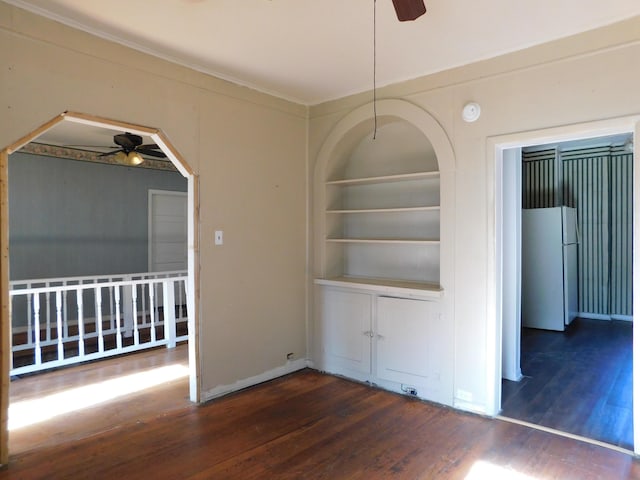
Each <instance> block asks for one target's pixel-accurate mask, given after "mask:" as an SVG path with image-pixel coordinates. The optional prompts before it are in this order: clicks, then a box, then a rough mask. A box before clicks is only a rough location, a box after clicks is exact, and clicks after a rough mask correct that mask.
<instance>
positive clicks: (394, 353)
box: [376, 297, 438, 396]
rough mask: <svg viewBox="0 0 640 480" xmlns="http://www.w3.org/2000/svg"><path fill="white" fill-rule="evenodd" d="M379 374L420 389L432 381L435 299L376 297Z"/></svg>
mask: <svg viewBox="0 0 640 480" xmlns="http://www.w3.org/2000/svg"><path fill="white" fill-rule="evenodd" d="M376 305H377V315H376V317H377V329H376V377H378V378H379V379H382V380H388V381H390V382H396V383H400V384H403V385H406V386H410V387H415V388H417V389H418V392H417V394H418V395H420V396H427V395H426V393H427V392H425V391H420V388H421V387H422V388H423V389H425V388H428V387H429V386H430V384H432V383H433V381H434V378H432V377H433V376H434V375H433V371H434V365H432V363H433V361H432V352H430V350H431V349H430V344H431V343H432V342H433V340H434V339H435V338H436V337H435V336H434V332H433V326H434V322H435V321H437V318H438V313H437V308H436V305H437V304H436V303H434V302H429V301H423V300H413V299H406V298H391V297H378V298H377V304H376Z"/></svg>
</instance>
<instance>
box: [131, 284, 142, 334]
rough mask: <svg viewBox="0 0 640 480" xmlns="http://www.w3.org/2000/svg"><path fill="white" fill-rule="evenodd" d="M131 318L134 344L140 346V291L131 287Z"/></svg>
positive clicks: (133, 286)
mask: <svg viewBox="0 0 640 480" xmlns="http://www.w3.org/2000/svg"><path fill="white" fill-rule="evenodd" d="M131 318H132V321H133V344H134V345H140V332H139V331H138V289H137V288H136V285H135V284H133V285H131Z"/></svg>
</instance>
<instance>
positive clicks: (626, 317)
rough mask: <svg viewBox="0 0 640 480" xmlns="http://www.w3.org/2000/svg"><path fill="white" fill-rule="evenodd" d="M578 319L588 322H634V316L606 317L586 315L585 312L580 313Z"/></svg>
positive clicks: (593, 314)
mask: <svg viewBox="0 0 640 480" xmlns="http://www.w3.org/2000/svg"><path fill="white" fill-rule="evenodd" d="M578 317H579V318H585V319H588V320H605V321H607V322H608V321H611V320H622V321H625V322H633V316H632V315H604V314H602V313H585V312H580V313H578Z"/></svg>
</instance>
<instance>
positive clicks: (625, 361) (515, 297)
mask: <svg viewBox="0 0 640 480" xmlns="http://www.w3.org/2000/svg"><path fill="white" fill-rule="evenodd" d="M637 121H638V119H637V118H624V119H618V120H611V121H604V122H597V123H592V124H582V125H575V126H570V127H562V128H557V129H548V130H544V131H537V132H527V133H524V134H518V135H510V136H503V137H501V138H495V139H491V141H490V142H489V148H490V150H489V152H488V154H489V155H490V157H494V156H495V159H496V164H495V167H496V168H495V171H494V173H495V184H494V185H495V187H496V190H495V195H496V201H495V245H496V263H495V275H496V297H495V298H496V303H495V312H494V313H495V317H496V323H495V325H493V327H495V330H493V329H491V330H492V332H491V333H490V334H489V335H490V336H489V341H490V342H495V351H496V357H495V358H493V359H492V360H491V362H492V364H491V365H490V368H492V369H493V371H494V372H495V373H496V375H495V376H494V377H492V380H491V381H492V382H493V384H492V387H493V388H494V389H495V390H494V392H495V397H494V402H495V403H494V404H493V406H494V408H495V410H494V411H495V413H496V414H499V413H500V412H501V411H502V409H503V407H505V409H504V414H505V416H507V417H508V416H510V415H513V416H516V417H517V416H518V415H519V414H518V413H517V411H518V408H520V407H522V408H525V409H526V408H527V407H526V406H524V404H525V403H526V401H528V402H530V405H529V407H528V408H529V409H530V410H529V413H531V411H532V410H533V409H536V408H537V409H538V411H537V412H536V413H535V414H531V415H530V416H529V417H528V418H520V419H519V421H524V422H525V423H529V424H532V425H535V424H538V425H542V426H543V427H546V428H551V429H555V430H558V431H567V430H570V429H571V427H570V426H568V425H570V424H571V423H572V422H573V424H577V423H578V422H581V421H584V423H585V424H589V423H591V426H590V427H589V428H591V431H592V432H595V431H596V430H597V429H598V428H599V427H602V422H605V421H606V418H595V417H596V416H597V415H598V414H600V415H603V412H604V410H603V409H601V410H600V411H599V412H598V413H595V412H593V411H592V412H589V411H588V410H589V408H585V405H587V404H586V403H582V406H581V404H580V402H578V401H577V400H575V401H574V400H571V399H569V398H567V400H566V401H565V402H563V399H562V397H563V395H564V393H562V388H567V387H571V386H573V387H574V388H575V389H576V393H577V396H578V397H582V400H583V401H586V400H585V397H587V395H589V394H588V393H587V392H585V391H584V390H580V388H581V387H580V382H579V381H578V379H579V377H580V376H582V377H583V379H584V378H589V377H591V378H594V382H596V381H597V380H598V379H601V375H602V374H603V372H602V369H603V368H604V364H605V362H604V361H602V362H600V363H597V362H596V365H597V367H599V370H598V371H597V372H596V371H594V369H595V367H594V364H593V363H592V364H590V365H589V364H588V363H587V362H585V361H583V362H582V363H580V357H579V355H578V354H577V353H576V352H578V351H579V350H580V349H582V350H584V349H585V348H595V347H596V346H602V345H601V344H598V343H597V342H596V343H592V344H590V346H588V347H585V346H582V347H581V346H576V344H575V343H571V342H576V341H578V340H582V341H585V342H588V341H589V340H590V339H593V337H594V336H597V335H600V336H603V335H605V336H607V335H608V336H609V338H610V339H611V341H612V342H613V341H614V340H619V341H621V342H622V343H621V344H625V342H626V346H627V349H628V352H627V355H626V356H625V354H624V353H623V352H620V349H619V345H618V346H617V347H616V346H614V347H612V348H613V350H614V351H616V352H617V353H618V354H619V355H618V356H617V357H615V358H610V359H609V362H610V363H611V364H612V365H613V367H612V368H614V369H615V368H617V369H618V371H617V373H615V375H616V376H617V380H618V382H617V383H616V382H612V383H611V384H609V385H608V386H607V387H606V388H608V394H609V398H606V399H605V398H604V397H602V396H601V397H599V398H596V397H590V398H591V400H590V401H591V402H592V403H591V406H593V405H594V402H595V403H597V402H604V403H606V402H609V405H608V407H610V408H612V409H615V410H618V411H623V410H625V409H626V410H627V414H626V416H625V415H621V416H620V417H619V418H617V419H615V420H614V419H613V418H612V419H611V420H612V422H618V423H619V425H618V426H617V427H615V428H614V429H613V430H616V428H617V432H618V433H617V434H614V437H615V436H616V435H617V436H618V438H617V439H614V438H607V439H605V442H604V443H607V444H610V445H615V444H618V446H619V447H621V448H623V449H626V450H630V449H635V451H636V452H637V451H638V441H637V440H635V439H634V437H635V435H637V432H638V428H637V425H638V414H637V412H636V411H634V409H636V408H637V407H635V405H636V403H637V402H632V399H633V396H634V395H633V392H634V391H635V390H636V389H637V385H638V382H637V380H636V376H637V375H638V373H639V372H638V368H634V365H633V364H634V363H635V362H636V361H637V355H634V352H636V351H640V350H638V349H637V348H638V347H637V345H638V341H637V339H636V338H635V337H637V335H636V334H635V330H634V328H633V322H632V321H630V320H632V318H633V311H634V310H635V308H634V305H633V302H631V301H629V302H627V306H628V307H629V308H628V315H627V314H625V316H626V318H624V319H622V318H617V317H616V315H615V312H614V315H613V320H611V318H612V316H611V315H609V314H608V315H607V316H606V318H607V321H606V322H604V321H603V318H604V315H602V318H600V319H597V320H594V319H593V317H594V316H593V315H592V318H591V319H589V318H587V317H588V315H586V313H588V310H585V309H584V304H583V305H581V306H580V308H577V309H576V310H577V311H572V312H570V314H571V318H572V317H578V319H577V320H575V321H573V322H570V321H569V320H567V322H566V324H564V322H562V323H561V325H562V328H561V330H563V331H562V332H554V331H551V330H547V328H549V327H548V326H541V325H535V324H533V325H527V324H526V323H524V319H525V317H526V315H527V312H525V307H527V306H526V302H527V300H526V293H525V292H524V290H523V289H524V288H525V285H524V283H526V280H525V277H524V276H523V275H525V272H524V269H525V266H526V265H523V263H524V264H526V260H525V259H524V258H525V257H524V255H525V254H524V253H523V251H522V249H523V248H525V246H526V244H527V240H526V239H525V238H524V236H525V235H527V238H529V240H531V236H530V235H531V234H527V233H526V228H527V227H526V225H525V224H526V223H527V222H528V220H527V219H526V218H525V217H526V216H527V215H524V216H523V210H522V207H526V206H529V207H530V208H531V207H532V205H526V202H528V201H529V199H527V198H526V193H527V192H526V190H527V189H528V188H529V187H528V186H527V184H526V179H525V180H524V183H523V171H524V172H525V174H524V175H525V176H526V166H525V168H524V169H523V167H522V159H523V151H524V153H525V157H526V155H527V153H529V152H540V151H542V150H544V148H541V147H536V146H541V145H544V146H548V145H550V144H555V145H558V144H564V145H565V146H568V145H573V146H574V147H576V149H579V148H580V147H582V146H584V145H585V143H584V142H587V144H591V145H593V144H594V139H597V138H601V137H609V139H611V137H612V136H614V135H615V136H619V135H623V136H626V137H617V139H625V138H626V140H622V142H619V143H621V144H620V145H619V147H620V148H621V149H624V148H628V145H627V146H626V147H625V143H627V140H630V141H631V142H633V139H634V136H635V137H637V128H638V127H637ZM567 142H575V143H573V144H567ZM626 160H627V162H626V163H627V164H629V165H632V164H633V154H632V153H631V152H628V154H627V155H626ZM556 165H557V163H556ZM565 167H566V168H569V165H566V166H565ZM609 167H610V166H607V167H606V169H605V170H606V171H607V172H608V173H609V174H611V172H612V170H611V169H610V168H609ZM636 170H637V169H634V171H633V173H631V172H625V173H623V174H621V175H619V176H618V177H617V178H618V179H620V178H622V179H624V180H625V181H626V182H628V184H629V185H630V188H631V192H630V195H628V197H629V198H628V199H627V200H628V204H632V203H633V202H632V200H631V199H632V198H633V192H638V189H639V182H638V180H637V178H638V173H637V171H636ZM554 172H555V173H556V174H557V169H556V170H554V169H551V170H549V171H548V172H546V173H549V178H552V177H553V175H552V174H553V173H554ZM589 172H590V171H589V170H587V173H586V175H585V178H589V175H592V173H589ZM538 173H539V174H541V175H544V173H545V171H543V170H540V172H538ZM567 173H570V172H567ZM630 176H631V178H629V177H630ZM555 178H556V179H557V177H555ZM592 183H593V182H586V183H585V185H587V186H590V185H591V186H592ZM523 184H524V185H525V186H524V187H523ZM570 184H571V182H568V183H567V184H565V183H563V184H561V185H560V187H562V188H559V189H555V188H554V189H546V188H544V187H542V188H539V190H540V191H541V192H542V193H544V194H545V195H546V199H544V201H546V202H549V203H548V204H545V205H541V206H540V207H556V206H561V205H562V203H567V199H565V198H563V195H564V196H566V197H567V198H569V197H571V196H573V197H575V196H576V194H577V193H579V192H575V191H572V190H571V189H570V188H569V189H565V190H566V191H564V190H563V188H565V187H566V186H567V185H570ZM536 185H537V187H536V188H538V187H539V186H540V185H541V184H540V183H537V184H536ZM523 188H524V193H525V195H523ZM618 193H619V192H618ZM541 196H542V195H541ZM614 197H615V195H614ZM618 197H619V195H618ZM585 198H588V199H590V200H592V198H591V197H590V196H589V195H585ZM523 199H524V200H523ZM607 199H608V200H609V201H618V200H619V198H618V199H616V198H614V199H613V200H612V199H611V197H610V196H608V197H607ZM523 201H524V202H525V205H523V204H522V202H523ZM589 207H590V208H591V207H592V206H589ZM629 207H631V210H632V211H633V213H632V214H631V215H632V219H633V220H632V221H631V224H630V225H628V227H630V230H631V231H630V232H629V234H630V236H631V238H632V243H633V244H635V242H636V241H637V238H638V235H637V226H636V225H637V222H636V221H635V218H636V215H637V205H629ZM582 209H583V210H584V209H586V207H585V205H584V204H583V205H582ZM593 209H594V210H597V211H598V213H601V210H602V206H601V205H595V206H593ZM526 210H527V209H526V208H525V211H526ZM605 210H606V211H605V213H606V214H608V215H611V212H612V208H611V205H609V206H606V209H605ZM529 213H530V212H527V214H529ZM544 213H548V212H544ZM585 213H586V212H585ZM583 220H584V219H583ZM560 228H561V227H560ZM538 230H540V228H539V229H538ZM544 230H548V229H546V228H545V229H544ZM560 235H562V230H561V231H560ZM619 244H620V242H619V241H618V243H617V245H618V246H619ZM589 248H592V247H589ZM616 248H618V247H616ZM560 252H561V253H560V255H562V247H561V248H560ZM604 253H609V254H610V253H611V252H610V249H606V251H605V252H604ZM589 255H591V256H595V257H597V258H598V259H599V260H602V261H604V260H607V259H606V258H605V259H604V260H603V259H602V257H603V256H606V255H603V254H602V252H601V253H600V256H597V255H595V253H594V252H593V251H591V250H587V249H585V251H584V252H582V255H581V256H582V257H583V258H582V259H581V260H582V261H583V263H584V265H583V269H584V268H585V266H586V265H588V262H587V261H586V260H588V259H589V258H588V257H589ZM592 260H593V259H592ZM607 261H608V260H607ZM633 261H634V262H635V259H634V260H633ZM628 262H631V259H630V258H629V259H628ZM560 268H563V267H562V266H561V267H560ZM592 270H593V269H592ZM634 270H635V265H634V268H633V269H632V270H631V272H632V271H634ZM631 272H630V275H632V273H631ZM583 273H585V278H586V280H591V279H592V277H593V272H592V271H591V272H583ZM608 275H609V277H607V278H610V274H608ZM586 280H583V282H586ZM636 283H637V282H636ZM586 287H587V285H586V284H584V285H581V289H582V290H583V291H584V292H585V293H586ZM637 287H638V286H637V285H633V290H634V291H635V290H636V288H637ZM556 293H557V292H556ZM601 293H602V292H601ZM522 295H525V296H524V297H523V296H522ZM635 297H637V294H636V295H634V298H635ZM561 300H562V298H561ZM583 300H584V301H585V304H586V302H588V301H591V300H587V298H586V297H585V298H584V299H583ZM565 303H566V302H565ZM608 303H611V302H608ZM527 308H529V307H527ZM583 317H584V318H583ZM596 317H597V316H596ZM594 322H595V323H594ZM523 327H524V328H523ZM535 327H538V328H535ZM540 327H542V328H540ZM602 328H608V331H606V332H604V333H603V332H602V331H601V330H602ZM594 329H595V330H594ZM558 338H559V339H560V340H565V341H566V342H565V343H563V342H558V341H557V339H558ZM563 351H564V354H563V353H562V352H563ZM567 352H569V353H570V354H569V355H568V356H570V357H572V359H574V360H575V362H576V363H574V367H575V369H574V370H573V371H569V370H566V371H565V372H564V373H562V370H563V368H565V367H567V366H568V365H569V364H570V362H568V361H567V360H566V359H567ZM594 352H596V351H593V350H592V351H591V353H592V354H593V353H594ZM596 354H598V353H597V352H596ZM563 355H564V356H563ZM592 357H593V355H592ZM544 358H553V359H555V360H556V361H557V362H559V363H557V364H556V365H554V366H550V364H547V367H548V368H549V369H550V370H551V371H552V373H551V375H550V376H549V378H548V383H549V385H547V389H546V390H545V389H544V387H541V388H540V390H539V392H538V394H537V396H536V397H535V398H533V399H532V398H530V397H531V395H532V394H531V392H530V391H529V392H526V391H525V389H524V387H523V385H526V384H527V382H529V384H530V385H532V384H533V383H535V382H534V381H532V380H531V379H530V378H527V377H528V376H529V375H530V372H531V371H532V370H531V369H532V368H533V369H534V370H533V371H536V370H535V369H536V368H539V369H542V368H543V367H544V362H543V361H542V359H544ZM521 359H522V363H521ZM625 369H626V370H625ZM540 371H541V370H537V371H536V372H537V373H536V376H539V375H541V373H540ZM612 371H613V370H612ZM608 374H611V372H609V373H608ZM561 375H565V376H564V377H563V378H561ZM523 376H524V377H525V378H524V380H523ZM503 378H504V379H506V381H505V382H504V383H503ZM625 378H626V380H627V381H624V379H625ZM572 382H573V383H572ZM586 383H587V384H588V382H586ZM592 384H593V382H592ZM584 385H585V383H583V384H582V387H584ZM600 387H602V385H600ZM595 390H597V388H596V389H595ZM518 394H520V398H518ZM549 396H552V397H555V398H551V399H550V398H548V397H549ZM636 398H637V397H636ZM525 399H526V401H525ZM616 403H617V404H616ZM631 404H633V406H632V405H631ZM544 405H546V407H545V406H544ZM545 409H548V410H545ZM514 412H516V413H514ZM589 413H593V418H591V419H587V420H579V418H580V415H588V414H589ZM554 415H557V416H558V417H561V418H560V420H559V421H558V422H556V424H555V425H554V424H553V421H551V420H550V418H552V417H553V416H554ZM631 417H632V418H633V420H632V419H631ZM583 418H584V417H583ZM549 423H551V425H550V424H549ZM598 423H600V425H599V426H598ZM622 424H626V426H627V433H626V434H624V433H622V432H623V426H622ZM630 424H631V428H630V429H629V425H630ZM583 426H588V425H583ZM629 430H631V431H632V433H628V432H629ZM585 431H586V430H584V429H583V430H581V431H577V432H571V431H570V432H569V433H570V434H576V435H579V436H582V437H589V435H588V434H587V435H585ZM594 436H595V437H596V440H599V441H602V440H601V439H599V438H597V437H598V434H595V435H592V438H593V437H594ZM622 437H624V438H622Z"/></svg>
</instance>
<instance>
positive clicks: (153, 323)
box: [148, 284, 156, 342]
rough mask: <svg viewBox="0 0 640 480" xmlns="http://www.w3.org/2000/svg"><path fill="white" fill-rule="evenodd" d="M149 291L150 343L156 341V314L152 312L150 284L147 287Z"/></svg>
mask: <svg viewBox="0 0 640 480" xmlns="http://www.w3.org/2000/svg"><path fill="white" fill-rule="evenodd" d="M148 287H149V288H148V291H149V318H150V323H151V341H152V342H155V341H156V312H155V311H154V304H155V297H154V294H153V293H154V292H153V288H151V284H149V285H148Z"/></svg>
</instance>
